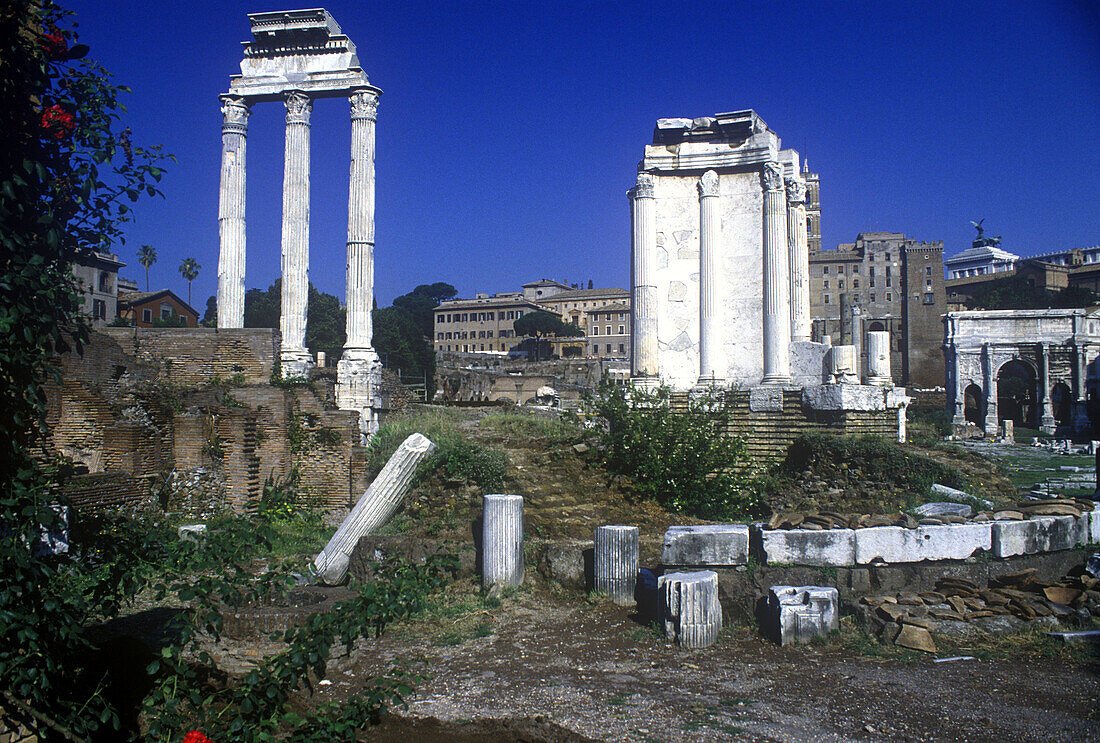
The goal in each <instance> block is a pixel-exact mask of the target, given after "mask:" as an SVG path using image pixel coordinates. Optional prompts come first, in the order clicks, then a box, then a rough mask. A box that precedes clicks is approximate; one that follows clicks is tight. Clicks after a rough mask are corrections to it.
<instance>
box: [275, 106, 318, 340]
mask: <svg viewBox="0 0 1100 743" xmlns="http://www.w3.org/2000/svg"><path fill="white" fill-rule="evenodd" d="M286 105H287V117H286V155H285V160H284V165H283V241H282V247H283V292H282V318H281V321H280V324H279V329H280V330H281V331H282V336H283V342H282V356H283V358H288V357H290V356H294V357H298V356H301V355H302V354H304V353H305V347H306V345H305V343H306V311H307V303H308V301H309V112H310V108H311V107H312V104H311V102H310V100H309V98H308V97H307V96H306V95H305V94H303V93H297V92H295V93H291V94H289V95H288V96H287V102H286Z"/></svg>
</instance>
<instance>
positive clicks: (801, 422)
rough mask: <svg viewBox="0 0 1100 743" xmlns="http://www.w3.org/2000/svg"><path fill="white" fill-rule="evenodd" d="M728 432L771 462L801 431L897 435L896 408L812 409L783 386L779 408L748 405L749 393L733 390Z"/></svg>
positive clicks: (759, 459)
mask: <svg viewBox="0 0 1100 743" xmlns="http://www.w3.org/2000/svg"><path fill="white" fill-rule="evenodd" d="M732 412H733V414H732V416H731V420H730V424H729V426H728V428H727V431H728V433H730V434H732V435H735V436H740V437H742V438H743V439H744V440H745V444H746V446H747V448H748V452H749V456H751V457H752V458H753V460H755V461H757V462H760V463H772V462H775V461H777V460H779V459H782V458H783V457H785V456H786V455H787V449H789V448H790V445H791V444H792V443H794V440H795V439H796V438H798V437H799V436H801V435H802V434H806V433H811V432H816V431H829V432H832V433H838V434H851V435H876V436H883V437H885V438H893V439H896V438H897V433H898V416H897V410H872V411H862V410H847V411H832V410H826V411H821V410H811V409H809V408H805V407H803V405H802V393H801V392H800V391H798V390H784V392H783V410H782V412H779V411H776V412H758V411H752V410H750V409H749V393H748V392H747V391H743V392H735V393H734V394H733V400H732Z"/></svg>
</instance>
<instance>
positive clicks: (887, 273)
mask: <svg viewBox="0 0 1100 743" xmlns="http://www.w3.org/2000/svg"><path fill="white" fill-rule="evenodd" d="M886 278H890V267H889V266H887V267H886Z"/></svg>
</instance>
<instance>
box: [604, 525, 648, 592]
mask: <svg viewBox="0 0 1100 743" xmlns="http://www.w3.org/2000/svg"><path fill="white" fill-rule="evenodd" d="M594 552H595V555H594V559H593V564H594V583H595V589H596V591H597V592H598V593H602V594H605V595H606V596H607V597H608V598H610V599H611V600H612V601H614V602H615V603H616V604H619V605H621V606H633V605H634V589H635V586H636V584H637V580H638V527H636V526H598V527H596V536H595V549H594Z"/></svg>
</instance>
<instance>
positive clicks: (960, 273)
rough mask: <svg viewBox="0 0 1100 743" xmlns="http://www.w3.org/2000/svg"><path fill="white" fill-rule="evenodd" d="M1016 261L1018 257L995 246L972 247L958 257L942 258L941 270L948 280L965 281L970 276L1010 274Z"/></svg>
mask: <svg viewBox="0 0 1100 743" xmlns="http://www.w3.org/2000/svg"><path fill="white" fill-rule="evenodd" d="M975 242H977V241H975ZM1018 260H1020V256H1018V255H1016V254H1015V253H1009V252H1008V251H1007V250H1002V249H1001V248H998V247H997V246H996V245H974V246H972V247H969V248H967V249H966V250H964V251H962V252H961V253H959V254H958V255H953V256H951V257H950V258H944V259H943V268H944V270H945V271H946V272H947V278H948V280H951V279H965V278H969V277H971V276H992V275H994V274H1010V273H1011V272H1012V270H1013V269H1014V268H1015V267H1016V261H1018ZM998 278H999V277H998Z"/></svg>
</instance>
